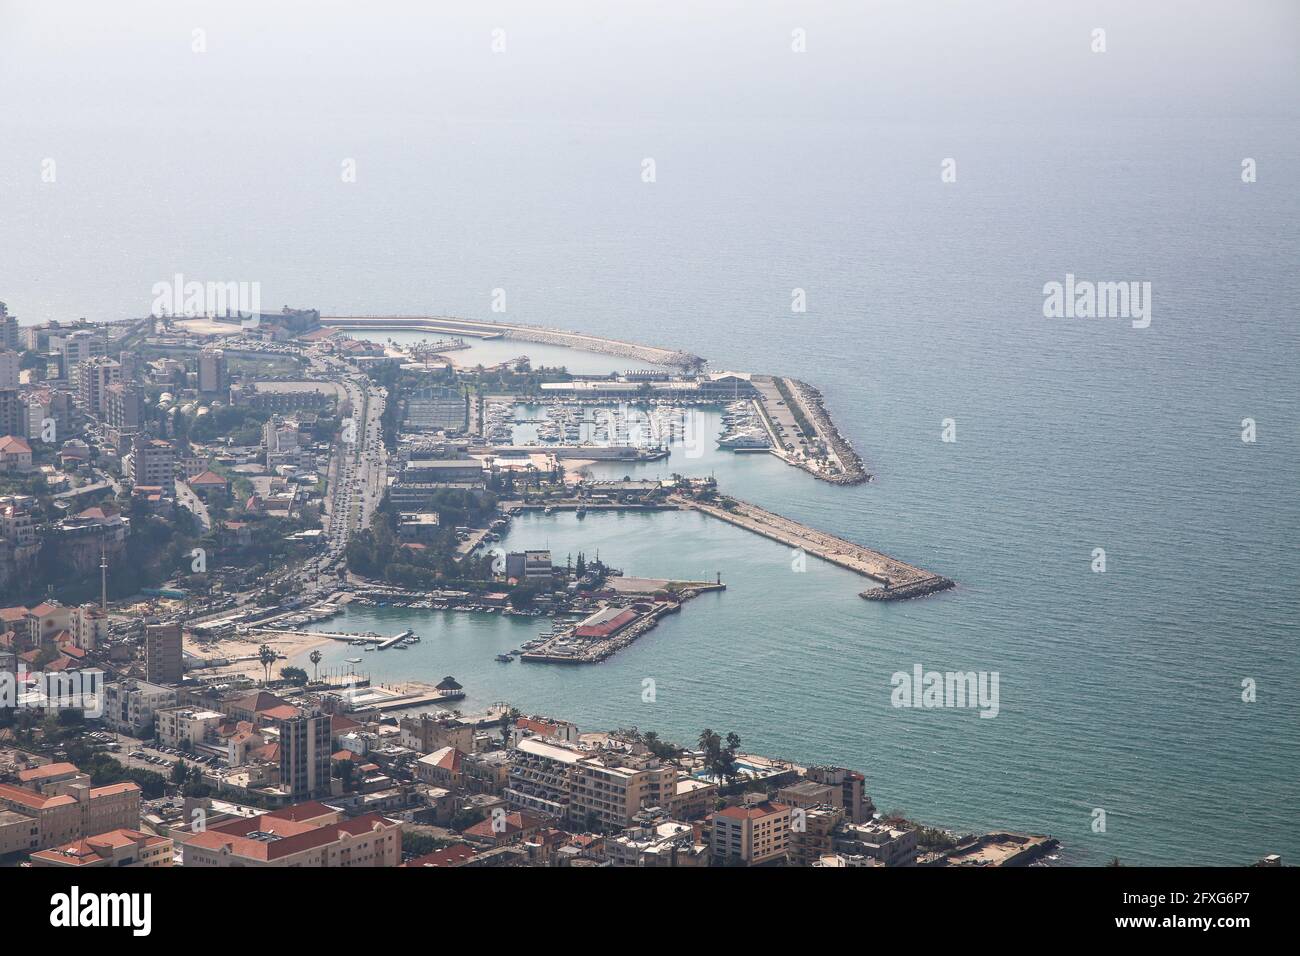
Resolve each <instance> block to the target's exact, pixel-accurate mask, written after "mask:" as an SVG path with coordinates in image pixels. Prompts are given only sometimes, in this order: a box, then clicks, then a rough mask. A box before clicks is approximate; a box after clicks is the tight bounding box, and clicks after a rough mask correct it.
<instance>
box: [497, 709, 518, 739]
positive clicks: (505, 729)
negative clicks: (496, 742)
mask: <svg viewBox="0 0 1300 956" xmlns="http://www.w3.org/2000/svg"><path fill="white" fill-rule="evenodd" d="M522 716H523V714H521V713H519V708H518V707H511V708H510V709H509V710H508V711H506V714H505V717H504V718H503V719H502V721H501V746H503V747H506V746H509V744H510V728H511V727H513V726H514V725H515V722H516V721H517V720H519V718H520V717H522Z"/></svg>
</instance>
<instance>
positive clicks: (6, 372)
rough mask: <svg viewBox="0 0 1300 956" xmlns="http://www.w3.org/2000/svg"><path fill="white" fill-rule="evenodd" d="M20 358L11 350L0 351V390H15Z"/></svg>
mask: <svg viewBox="0 0 1300 956" xmlns="http://www.w3.org/2000/svg"><path fill="white" fill-rule="evenodd" d="M21 363H22V359H21V357H20V356H19V355H18V353H17V352H15V351H14V350H13V349H0V388H17V387H18V372H19V366H20V365H21Z"/></svg>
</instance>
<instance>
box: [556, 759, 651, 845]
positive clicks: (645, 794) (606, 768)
mask: <svg viewBox="0 0 1300 956" xmlns="http://www.w3.org/2000/svg"><path fill="white" fill-rule="evenodd" d="M570 795H571V798H570V801H569V817H570V819H571V820H572V821H573V822H575V823H578V824H592V823H596V824H597V825H598V826H600V827H601V828H605V829H622V828H623V827H628V826H631V825H632V822H633V820H634V819H635V817H636V815H637V814H638V813H640V812H641V811H642V810H643V809H645V808H646V807H662V808H664V809H665V810H666V809H668V808H669V807H670V806H671V805H672V802H673V800H674V799H675V798H676V795H677V768H675V767H672V766H666V765H663V764H661V763H660V761H659V759H658V758H656V757H651V756H634V755H631V754H624V753H621V752H619V751H615V750H602V751H600V752H599V753H597V754H596V755H594V756H591V757H587V758H584V759H582V760H579V761H578V762H577V763H576V764H574V765H573V777H572V783H571V785H570Z"/></svg>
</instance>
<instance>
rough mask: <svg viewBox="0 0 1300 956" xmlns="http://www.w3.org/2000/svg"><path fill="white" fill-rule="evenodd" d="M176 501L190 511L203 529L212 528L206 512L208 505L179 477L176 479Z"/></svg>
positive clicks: (210, 518)
mask: <svg viewBox="0 0 1300 956" xmlns="http://www.w3.org/2000/svg"><path fill="white" fill-rule="evenodd" d="M176 503H177V504H178V505H180V506H181V507H182V508H185V509H186V510H188V511H190V512H192V513H193V514H194V517H196V518H198V519H199V524H201V525H203V530H204V531H211V530H212V516H211V515H210V514H208V506H207V505H205V504H204V503H203V500H202V499H201V498H199V496H198V495H196V494H195V493H194V490H193V489H192V488H190V486H189V485H187V484H185V482H183V481H181V480H180V479H179V478H177V479H176Z"/></svg>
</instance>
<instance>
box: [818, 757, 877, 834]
mask: <svg viewBox="0 0 1300 956" xmlns="http://www.w3.org/2000/svg"><path fill="white" fill-rule="evenodd" d="M807 778H808V779H809V780H811V781H812V782H813V783H819V784H823V785H825V786H829V787H836V788H838V789H839V797H838V799H833V800H832V803H831V805H832V806H836V807H840V808H841V809H842V810H843V811H844V816H845V819H847V820H848V821H849V822H850V823H866V822H867V821H868V820H870V819H871V815H872V814H873V813H875V812H876V808H875V805H874V804H873V803H872V802H871V798H870V797H868V796H867V793H866V779H867V778H866V777H864V776H863V775H862V774H860V773H859V772H858V771H856V770H847V769H845V768H844V767H824V766H823V767H809V768H808V771H807Z"/></svg>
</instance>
